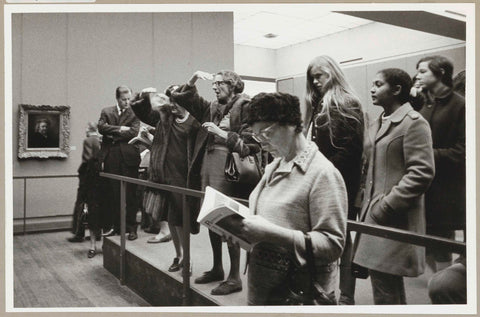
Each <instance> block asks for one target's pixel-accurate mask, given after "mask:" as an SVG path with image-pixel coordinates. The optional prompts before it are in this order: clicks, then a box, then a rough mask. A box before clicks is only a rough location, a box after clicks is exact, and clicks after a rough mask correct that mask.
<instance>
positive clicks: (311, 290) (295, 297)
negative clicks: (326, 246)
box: [284, 233, 337, 305]
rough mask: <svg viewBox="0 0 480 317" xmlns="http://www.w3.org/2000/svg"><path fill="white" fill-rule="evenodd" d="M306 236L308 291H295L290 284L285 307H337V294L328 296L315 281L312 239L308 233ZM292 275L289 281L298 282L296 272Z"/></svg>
mask: <svg viewBox="0 0 480 317" xmlns="http://www.w3.org/2000/svg"><path fill="white" fill-rule="evenodd" d="M304 236H305V250H306V259H307V268H308V275H309V283H308V285H306V287H307V288H306V289H303V290H302V289H300V290H299V289H295V288H294V287H292V283H291V282H289V285H288V287H287V288H286V289H287V290H286V291H287V294H286V296H285V302H284V305H337V301H336V300H335V293H334V292H332V294H328V293H327V292H325V290H324V289H323V287H322V286H321V285H320V284H318V282H317V281H316V280H315V276H316V272H315V271H316V270H315V259H314V257H313V247H312V238H311V237H310V235H309V234H308V233H306V234H304ZM289 275H290V280H289V281H294V280H296V277H295V275H296V272H295V271H294V272H293V274H289Z"/></svg>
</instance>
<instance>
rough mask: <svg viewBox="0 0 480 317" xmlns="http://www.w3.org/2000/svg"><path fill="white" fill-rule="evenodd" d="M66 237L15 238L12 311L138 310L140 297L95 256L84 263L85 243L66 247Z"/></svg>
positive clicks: (143, 303)
mask: <svg viewBox="0 0 480 317" xmlns="http://www.w3.org/2000/svg"><path fill="white" fill-rule="evenodd" d="M70 236H71V234H70V233H69V232H54V233H39V234H28V235H25V236H15V237H14V239H13V253H14V283H13V284H14V307H15V308H24V307H139V306H149V304H148V303H147V302H146V301H144V300H143V299H142V298H141V297H140V296H138V295H137V294H135V293H134V292H133V291H131V290H130V289H129V288H128V287H126V286H121V285H120V283H119V281H118V279H117V278H116V277H115V276H113V275H112V274H110V273H109V272H108V271H107V270H105V269H104V268H103V259H102V253H101V246H102V243H101V242H97V250H98V252H99V253H98V254H97V256H95V257H94V258H92V259H88V258H87V251H88V248H89V244H90V242H88V241H85V242H83V243H70V242H68V241H67V240H66V239H67V238H68V237H70Z"/></svg>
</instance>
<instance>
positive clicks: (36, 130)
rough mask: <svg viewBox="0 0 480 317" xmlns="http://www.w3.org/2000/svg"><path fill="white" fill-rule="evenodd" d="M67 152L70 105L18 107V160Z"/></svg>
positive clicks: (61, 156)
mask: <svg viewBox="0 0 480 317" xmlns="http://www.w3.org/2000/svg"><path fill="white" fill-rule="evenodd" d="M69 153H70V106H64V105H61V106H50V105H29V104H21V105H20V107H19V124H18V158H19V159H49V158H60V159H64V158H67V157H68V154H69Z"/></svg>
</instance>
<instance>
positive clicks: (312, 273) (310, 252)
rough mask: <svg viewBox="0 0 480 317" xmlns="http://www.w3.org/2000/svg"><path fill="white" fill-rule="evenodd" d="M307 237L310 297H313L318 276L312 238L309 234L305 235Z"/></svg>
mask: <svg viewBox="0 0 480 317" xmlns="http://www.w3.org/2000/svg"><path fill="white" fill-rule="evenodd" d="M304 237H305V251H306V260H307V268H308V273H309V275H310V285H309V291H310V292H309V294H308V296H309V297H312V296H313V292H312V290H313V287H314V280H315V276H316V270H315V258H314V257H313V246H312V238H311V237H310V235H309V234H308V233H305V234H304Z"/></svg>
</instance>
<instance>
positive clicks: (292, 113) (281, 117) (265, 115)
mask: <svg viewBox="0 0 480 317" xmlns="http://www.w3.org/2000/svg"><path fill="white" fill-rule="evenodd" d="M261 121H262V122H277V123H279V124H280V125H293V126H295V132H297V133H300V132H302V129H303V125H302V117H301V114H300V101H299V100H298V98H297V97H296V96H293V95H290V94H285V93H280V92H274V93H264V92H262V93H259V94H258V95H256V96H255V97H253V98H252V100H251V101H250V104H249V111H248V120H247V123H248V124H249V125H250V126H251V125H252V124H254V123H255V122H261Z"/></svg>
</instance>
